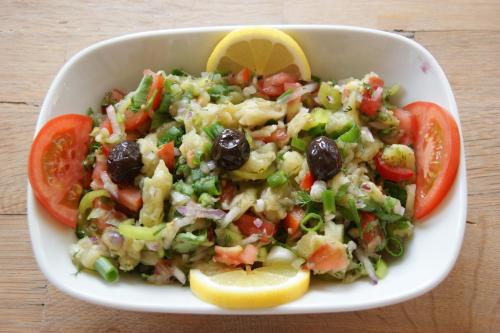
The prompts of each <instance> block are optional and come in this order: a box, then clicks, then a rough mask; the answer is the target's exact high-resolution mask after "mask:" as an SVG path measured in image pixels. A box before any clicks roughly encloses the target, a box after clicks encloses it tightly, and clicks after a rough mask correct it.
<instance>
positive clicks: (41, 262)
mask: <svg viewBox="0 0 500 333" xmlns="http://www.w3.org/2000/svg"><path fill="white" fill-rule="evenodd" d="M244 26H246V25H234V26H213V27H199V28H182V29H165V30H154V31H146V32H139V33H133V34H127V35H123V36H119V37H115V38H111V39H107V40H104V41H100V42H97V43H95V44H93V45H91V46H89V47H87V48H84V49H83V50H81V51H79V52H78V53H76V54H75V55H74V56H72V57H71V58H70V60H68V61H67V62H66V63H65V64H64V65H63V67H62V68H61V69H60V70H59V72H58V73H57V75H56V77H55V79H54V80H53V82H52V84H51V85H50V88H49V90H48V92H47V95H46V97H45V99H44V102H43V104H42V108H41V111H40V115H39V117H38V120H37V124H36V130H35V134H34V136H36V134H37V133H38V131H39V130H40V128H41V127H42V125H43V124H44V123H45V121H44V120H42V119H44V118H45V117H44V116H45V114H46V113H48V112H49V111H48V110H49V103H50V101H51V100H52V99H53V97H54V92H55V89H56V87H57V86H58V85H59V81H61V79H62V77H63V76H64V74H65V72H66V71H67V70H68V68H70V67H71V66H72V65H73V64H74V63H75V62H77V61H78V60H80V59H81V58H83V57H84V56H86V55H87V54H88V53H91V52H93V51H94V50H96V49H98V48H100V47H103V46H105V45H109V44H114V43H117V42H122V41H126V40H132V39H140V38H143V37H146V36H147V37H150V36H160V35H165V34H167V35H175V34H182V33H196V32H219V31H230V30H233V29H237V28H241V27H244ZM258 26H269V27H274V28H278V29H302V30H340V31H342V30H343V31H353V32H364V33H370V34H374V35H381V36H384V37H389V38H394V39H398V40H400V41H402V42H404V43H408V44H411V46H412V47H413V48H417V49H418V50H419V51H420V52H422V53H424V54H425V55H426V56H427V57H428V59H429V60H430V61H431V63H430V65H431V66H432V67H433V68H434V69H435V70H436V71H437V74H438V76H439V77H440V79H441V80H442V82H444V84H445V88H446V97H447V99H448V101H449V103H450V106H451V108H450V110H449V111H451V113H452V114H454V115H455V119H456V121H457V123H458V127H459V130H460V132H462V130H461V123H460V118H459V114H458V110H457V105H456V101H455V97H454V95H453V92H452V90H451V86H450V84H449V82H448V79H447V78H446V75H445V74H444V71H443V70H442V68H441V66H440V65H439V63H438V62H437V60H436V59H435V58H434V57H433V56H432V54H431V53H430V52H429V51H428V50H427V49H425V48H424V47H423V46H422V45H420V44H418V43H417V42H415V41H414V40H412V39H409V38H407V37H404V36H401V35H398V34H396V33H391V32H386V31H381V30H376V29H370V28H361V27H353V26H343V25H307V24H303V25H302V24H299V25H268V24H260V25H258ZM460 141H461V147H460V149H461V156H460V165H459V170H458V172H457V179H456V180H455V181H456V182H461V183H462V184H461V186H463V188H464V191H462V192H460V193H459V195H460V201H461V202H463V203H465V205H464V206H463V207H462V208H461V211H460V213H459V216H460V219H459V221H457V223H459V226H458V228H459V234H460V240H459V243H458V246H457V247H456V249H455V252H454V255H453V259H452V260H450V261H449V262H448V263H447V264H448V265H447V267H446V269H445V270H443V274H442V275H441V276H439V277H437V278H436V279H435V280H433V281H431V282H429V283H427V284H424V285H421V286H420V288H418V289H413V290H410V291H408V292H405V293H400V294H398V295H396V296H392V297H387V298H385V299H381V300H377V301H369V302H363V303H358V304H356V305H348V306H342V307H339V306H336V307H325V306H318V307H314V306H312V307H308V308H294V309H281V308H279V307H278V308H266V309H248V310H246V309H241V310H229V309H223V308H219V307H216V306H213V307H210V308H208V309H206V308H205V309H190V308H186V307H182V304H178V305H175V306H172V305H168V304H165V305H164V306H156V305H155V306H138V305H133V304H124V303H119V302H115V301H113V300H108V299H103V298H100V297H99V296H98V295H89V294H86V293H84V292H82V291H81V290H77V289H73V288H71V287H69V286H67V285H65V284H63V283H60V281H59V279H58V278H57V276H55V275H54V274H52V272H51V270H50V269H49V267H50V263H48V262H47V261H45V258H44V257H43V256H42V255H40V254H39V252H38V251H37V249H38V248H40V247H41V240H40V238H39V237H38V235H39V234H40V232H39V231H40V230H39V227H38V221H36V220H35V219H34V218H33V217H32V216H31V215H30V214H29V212H30V211H33V207H34V204H35V203H34V200H36V199H35V197H34V195H33V193H32V189H31V186H30V184H29V182H28V189H27V211H28V224H29V231H30V238H31V242H32V248H33V252H34V254H35V258H36V261H37V264H38V266H39V267H40V270H41V271H42V273H43V274H44V275H45V277H46V278H47V280H48V281H49V282H50V283H51V284H52V285H54V286H55V287H56V288H57V289H59V290H61V291H62V292H64V293H66V294H68V295H70V296H72V297H75V298H78V299H81V300H84V301H86V302H89V303H93V304H97V305H101V306H106V307H111V308H116V309H123V310H129V311H140V312H164V313H185V314H215V315H242V314H243V315H255V314H259V315H266V314H267V315H277V314H300V313H325V312H346V311H358V310H366V309H371V308H377V307H383V306H388V305H392V304H396V303H400V302H403V301H406V300H409V299H412V298H415V297H418V296H420V295H422V294H424V293H426V292H428V291H430V290H431V289H433V288H435V287H436V286H437V285H439V284H440V283H441V282H442V281H443V280H444V279H445V278H446V276H447V275H448V274H449V272H450V271H451V269H452V268H453V266H454V265H455V262H456V260H457V258H458V255H459V252H460V249H461V245H462V242H463V236H464V231H465V223H466V216H467V181H466V168H465V151H464V143H463V135H461V137H460Z"/></svg>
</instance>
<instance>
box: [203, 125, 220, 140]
mask: <svg viewBox="0 0 500 333" xmlns="http://www.w3.org/2000/svg"><path fill="white" fill-rule="evenodd" d="M203 131H204V132H205V133H206V134H207V135H208V137H209V138H210V139H211V140H212V141H213V140H215V138H216V137H218V136H219V134H221V133H222V131H224V126H222V125H221V124H219V123H217V122H215V123H213V124H212V125H210V126H207V127H204V128H203Z"/></svg>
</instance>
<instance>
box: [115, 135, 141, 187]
mask: <svg viewBox="0 0 500 333" xmlns="http://www.w3.org/2000/svg"><path fill="white" fill-rule="evenodd" d="M141 168H142V158H141V151H140V149H139V145H138V144H137V142H135V141H123V142H120V143H119V144H117V145H116V146H114V147H113V149H111V152H110V153H109V156H108V173H109V175H110V177H111V180H112V181H114V182H115V183H118V184H122V183H130V182H132V181H133V180H134V178H135V176H137V175H138V174H139V172H140V171H141Z"/></svg>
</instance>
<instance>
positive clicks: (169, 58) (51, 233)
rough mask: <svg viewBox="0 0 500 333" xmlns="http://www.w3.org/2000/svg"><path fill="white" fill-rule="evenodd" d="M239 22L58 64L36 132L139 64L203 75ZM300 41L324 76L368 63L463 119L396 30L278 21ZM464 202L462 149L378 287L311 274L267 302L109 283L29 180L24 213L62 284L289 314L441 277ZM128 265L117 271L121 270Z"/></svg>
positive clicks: (190, 306) (162, 306)
mask: <svg viewBox="0 0 500 333" xmlns="http://www.w3.org/2000/svg"><path fill="white" fill-rule="evenodd" d="M234 28H235V27H213V28H195V29H181V30H165V31H153V32H145V33H139V34H133V35H127V36H123V37H118V38H114V39H110V40H107V41H103V42H100V43H97V44H94V45H92V46H91V47H89V48H86V49H84V50H82V51H80V52H79V53H78V54H76V55H75V56H74V57H73V58H71V60H69V61H68V62H67V63H66V64H65V65H64V67H63V68H62V69H61V70H60V71H59V73H58V74H57V77H56V78H55V80H54V82H53V83H52V85H51V86H50V89H49V92H48V93H47V96H46V98H45V101H44V103H43V106H42V110H41V113H40V117H39V119H38V123H37V131H38V130H39V129H40V127H41V126H42V125H43V124H44V123H45V122H46V121H47V120H49V119H50V118H52V117H54V116H56V115H60V114H64V113H84V112H85V110H86V109H87V108H88V107H89V106H92V107H98V105H99V102H100V99H101V97H102V96H103V93H104V92H106V91H108V90H110V89H111V88H121V89H124V90H131V89H133V88H134V87H135V85H137V82H138V80H139V78H140V77H141V75H142V71H143V70H144V69H145V68H151V69H153V70H159V69H167V70H168V69H173V68H178V67H182V68H184V69H185V70H187V71H188V72H190V73H193V74H197V73H198V74H199V73H200V72H201V71H203V70H204V68H205V63H206V60H207V59H208V56H209V53H210V51H211V50H212V49H213V47H214V45H215V44H216V43H217V42H218V41H219V40H220V39H221V37H222V36H223V35H224V34H225V33H226V32H227V31H230V30H232V29H234ZM278 28H281V29H283V30H284V31H286V32H288V33H290V35H292V36H293V37H294V38H295V39H296V40H297V41H298V42H299V44H300V45H301V46H302V47H303V49H304V51H305V53H306V55H307V57H308V59H309V61H310V63H311V67H312V72H313V73H314V74H316V75H319V76H320V77H322V78H336V79H340V78H346V77H350V76H353V77H361V76H363V75H364V74H365V73H368V72H370V71H374V72H376V73H378V74H379V75H381V77H382V78H383V79H384V80H385V82H386V83H387V84H393V83H399V84H401V86H402V87H403V88H404V93H403V94H402V96H401V98H400V101H399V102H400V105H404V104H406V103H409V102H412V101H416V100H426V101H432V102H435V103H438V104H440V105H441V106H443V107H444V108H446V109H448V110H449V111H450V112H451V113H452V114H453V117H454V118H455V119H456V120H457V122H459V118H458V112H457V107H456V103H455V99H454V97H453V93H452V91H451V88H450V85H449V83H448V80H447V79H446V76H445V75H444V73H443V71H442V69H441V67H440V66H439V64H438V63H437V61H436V60H435V59H434V57H433V56H432V55H431V54H430V53H429V52H428V51H427V50H425V49H424V48H423V47H422V46H420V45H419V44H417V43H416V42H414V41H413V40H410V39H408V38H406V37H402V36H399V35H396V34H392V33H387V32H382V31H376V30H370V29H362V28H353V27H342V26H278ZM466 207H467V184H466V175H465V158H464V154H463V143H462V156H461V159H460V167H459V170H458V175H457V179H456V181H455V184H454V186H453V188H452V189H451V191H450V193H449V194H448V196H447V197H446V199H445V201H444V202H443V203H442V204H441V205H440V206H439V208H438V209H437V210H436V211H434V212H433V213H432V216H430V217H429V218H427V219H426V221H425V223H420V224H418V225H417V227H416V230H415V235H414V237H413V239H412V240H411V241H410V244H409V246H408V248H407V251H406V253H405V254H404V256H403V257H402V258H401V259H400V260H398V261H396V262H394V263H392V264H391V265H390V267H389V274H388V276H387V277H386V278H385V279H383V280H382V281H380V282H379V284H378V285H376V286H374V285H372V284H370V283H369V282H368V279H365V280H361V281H356V282H355V283H352V284H339V283H326V282H315V283H314V284H313V285H312V286H311V288H310V290H309V292H308V293H307V294H306V295H305V296H303V297H302V298H300V299H299V300H297V301H294V302H292V303H289V304H285V305H282V306H279V307H276V308H271V309H258V310H236V311H234V310H225V309H221V308H218V307H216V306H213V305H210V304H208V303H204V302H202V301H200V300H199V299H197V298H196V297H195V296H194V295H193V294H192V293H191V292H190V290H189V288H183V287H180V286H178V285H168V286H154V285H148V284H145V283H144V282H143V281H140V280H139V279H133V278H122V280H121V281H120V282H119V283H117V284H114V285H111V284H107V283H105V282H103V281H102V280H101V279H100V278H98V277H97V276H95V275H92V274H87V273H81V274H78V275H76V276H75V274H74V273H75V271H76V268H75V267H74V266H73V264H72V263H71V259H70V255H69V251H68V248H69V246H70V244H72V243H74V242H75V240H76V238H75V236H74V233H73V230H70V229H68V228H66V227H64V226H62V225H60V224H59V223H57V222H55V221H53V219H52V218H51V217H50V216H49V215H48V214H47V213H46V212H45V211H44V209H43V208H42V207H41V206H40V205H39V204H38V203H37V201H36V200H35V197H34V196H33V193H32V190H31V188H30V187H29V186H28V221H29V228H30V235H31V240H32V243H33V250H34V253H35V256H36V259H37V262H38V265H39V266H40V269H41V270H42V272H43V273H44V274H45V276H46V277H47V279H48V280H49V281H50V282H51V283H52V284H53V285H55V286H56V287H57V288H59V289H60V290H62V291H63V292H65V293H67V294H69V295H72V296H74V297H76V298H79V299H82V300H84V301H88V302H91V303H95V304H99V305H104V306H110V307H114V308H121V309H127V310H137V311H151V312H173V313H207V314H290V313H314V312H336V311H351V310H361V309H368V308H373V307H379V306H385V305H389V304H394V303H397V302H401V301H404V300H408V299H410V298H413V297H416V296H419V295H421V294H423V293H425V292H427V291H429V290H430V289H432V288H433V287H435V286H436V285H438V284H439V283H440V282H441V281H442V280H443V279H444V278H445V277H446V275H447V274H448V272H449V271H450V270H451V268H452V267H453V265H454V263H455V260H456V258H457V256H458V253H459V251H460V246H461V244H462V238H463V234H464V226H465V218H466ZM123 275H125V274H122V276H123Z"/></svg>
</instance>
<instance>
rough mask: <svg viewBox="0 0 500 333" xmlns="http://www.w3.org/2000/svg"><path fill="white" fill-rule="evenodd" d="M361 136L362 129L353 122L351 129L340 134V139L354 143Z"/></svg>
mask: <svg viewBox="0 0 500 333" xmlns="http://www.w3.org/2000/svg"><path fill="white" fill-rule="evenodd" d="M360 136H361V130H360V129H359V127H358V126H357V125H356V124H352V126H351V128H350V129H349V130H347V131H346V132H345V133H344V134H342V135H340V136H339V140H341V141H344V142H348V143H354V142H357V141H358V140H359V137H360Z"/></svg>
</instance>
